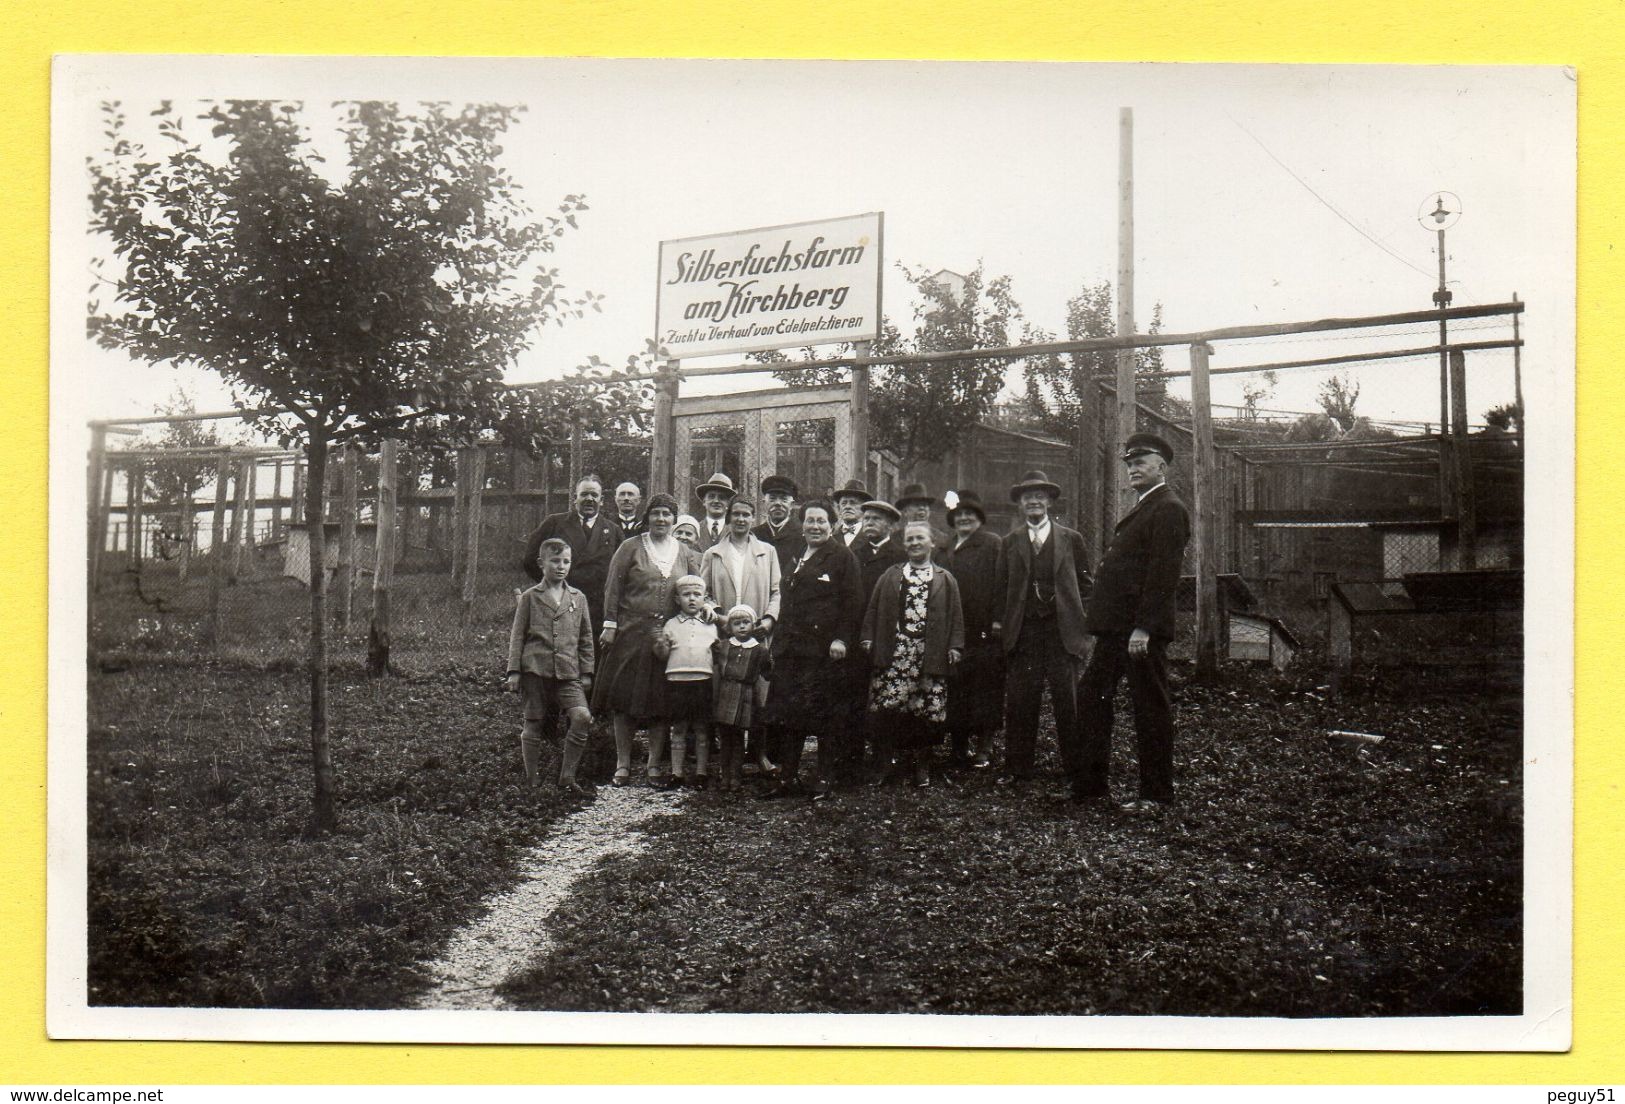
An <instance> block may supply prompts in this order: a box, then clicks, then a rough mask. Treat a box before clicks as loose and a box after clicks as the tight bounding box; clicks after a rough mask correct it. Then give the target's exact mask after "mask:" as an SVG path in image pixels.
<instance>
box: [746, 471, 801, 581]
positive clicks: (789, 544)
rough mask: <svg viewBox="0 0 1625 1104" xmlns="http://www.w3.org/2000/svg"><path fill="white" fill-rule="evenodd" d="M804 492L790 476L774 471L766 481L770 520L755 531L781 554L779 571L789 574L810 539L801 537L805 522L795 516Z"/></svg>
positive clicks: (764, 493)
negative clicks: (798, 498)
mask: <svg viewBox="0 0 1625 1104" xmlns="http://www.w3.org/2000/svg"><path fill="white" fill-rule="evenodd" d="M800 493H801V491H800V489H799V488H797V487H796V481H795V480H794V479H791V478H790V477H789V476H788V475H779V474H778V473H774V474H773V475H770V476H768V477H767V478H765V479H763V480H762V502H763V507H762V510H763V512H764V513H765V514H766V515H767V520H766V521H764V522H762V524H760V525H758V526H757V527H756V528H754V529H752V530H751V532H752V533H753V534H755V536H756V539H757V540H761V541H766V542H767V543H768V544H771V545H772V546H773V550H774V551H775V552H777V553H778V554H779V571H780V572H782V573H784V574H786V575H788V574H789V573H790V565H791V564H793V563H794V562H795V561H796V560H799V559H800V558H801V554H802V553H803V552H804V551H806V549H807V542H806V541H804V540H802V539H801V523H800V522H798V521H797V520H796V518H795V508H796V496H797V495H798V494H800Z"/></svg>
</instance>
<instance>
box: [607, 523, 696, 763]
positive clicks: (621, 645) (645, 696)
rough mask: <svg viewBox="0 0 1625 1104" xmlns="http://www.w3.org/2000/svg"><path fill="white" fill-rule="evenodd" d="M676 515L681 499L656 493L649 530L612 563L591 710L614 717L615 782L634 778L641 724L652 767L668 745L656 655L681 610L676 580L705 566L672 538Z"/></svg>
mask: <svg viewBox="0 0 1625 1104" xmlns="http://www.w3.org/2000/svg"><path fill="white" fill-rule="evenodd" d="M676 520H677V500H676V499H674V498H672V497H671V496H670V495H665V494H657V495H651V496H650V498H649V503H648V505H647V506H645V507H644V510H643V523H644V525H645V527H646V528H647V532H645V533H644V534H643V535H642V536H637V537H631V538H629V539H628V540H625V541H623V542H622V543H621V546H620V547H619V548H617V549H616V550H615V556H614V558H613V559H611V560H610V561H609V580H608V583H607V585H606V587H605V590H604V633H603V635H602V636H601V637H599V640H598V648H599V652H598V654H599V655H600V656H601V657H602V658H601V659H599V661H598V675H597V678H596V679H595V680H594V682H593V688H592V711H593V712H594V713H596V714H600V715H601V714H603V713H606V712H607V713H610V714H612V716H613V718H614V725H615V785H617V786H624V785H626V783H627V782H628V780H629V779H630V778H631V775H632V737H633V735H634V734H635V733H636V732H637V730H638V726H639V725H640V724H646V725H648V727H649V770H650V771H651V772H653V771H655V770H656V769H657V767H658V764H659V763H660V760H661V759H662V757H663V756H664V754H665V750H666V737H667V735H668V733H669V726H668V725H667V723H666V664H665V661H664V660H662V659H659V658H657V657H656V656H655V653H654V642H655V637H656V636H657V635H659V633H660V629H661V626H663V625H664V624H665V623H666V618H668V617H670V616H671V615H672V614H673V613H674V612H675V611H676V609H677V603H676V599H675V598H674V596H673V594H672V587H673V584H675V583H676V582H677V580H678V579H681V578H682V577H683V576H684V575H698V574H699V571H700V554H699V553H698V552H696V551H694V550H693V549H692V548H690V547H688V546H687V545H686V544H683V543H682V542H681V541H679V540H678V539H677V538H676V537H674V536H672V532H671V531H672V525H673V523H674V522H676Z"/></svg>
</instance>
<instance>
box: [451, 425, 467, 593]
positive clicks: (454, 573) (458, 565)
mask: <svg viewBox="0 0 1625 1104" xmlns="http://www.w3.org/2000/svg"><path fill="white" fill-rule="evenodd" d="M452 462H453V465H454V466H453V468H452V477H451V487H452V496H451V581H452V585H453V586H458V585H461V583H462V581H463V553H464V552H466V551H467V550H468V537H467V534H466V533H465V532H464V526H465V525H466V523H467V520H468V466H469V459H468V449H466V448H460V449H458V450H457V454H456V456H455V457H454V459H453V461H452Z"/></svg>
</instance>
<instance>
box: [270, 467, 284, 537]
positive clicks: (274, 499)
mask: <svg viewBox="0 0 1625 1104" xmlns="http://www.w3.org/2000/svg"><path fill="white" fill-rule="evenodd" d="M271 539H272V540H274V541H276V540H281V539H282V461H281V460H280V459H279V460H277V462H276V465H275V466H274V467H273V469H272V475H271Z"/></svg>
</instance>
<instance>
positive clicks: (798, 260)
mask: <svg viewBox="0 0 1625 1104" xmlns="http://www.w3.org/2000/svg"><path fill="white" fill-rule="evenodd" d="M883 222H884V216H883V215H882V214H881V213H880V212H878V211H873V212H870V213H869V214H866V215H853V216H851V217H850V218H838V219H823V220H821V221H818V222H798V223H793V224H791V225H788V226H767V227H763V228H761V229H758V230H738V231H734V232H733V233H728V234H712V235H708V236H705V237H699V238H679V239H677V240H675V241H666V242H661V243H660V286H659V290H658V293H657V295H656V300H655V341H656V343H657V344H658V345H660V346H661V347H662V348H663V349H664V351H665V353H666V355H668V356H671V357H674V358H677V359H687V358H689V357H699V356H717V355H718V354H723V353H748V352H755V351H758V350H762V349H785V348H790V347H792V346H804V345H822V344H826V343H830V342H840V341H865V340H870V341H872V340H874V339H875V338H876V337H878V336H880V261H881V256H880V255H881V228H882V224H883Z"/></svg>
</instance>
